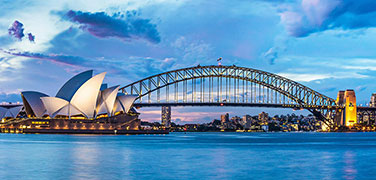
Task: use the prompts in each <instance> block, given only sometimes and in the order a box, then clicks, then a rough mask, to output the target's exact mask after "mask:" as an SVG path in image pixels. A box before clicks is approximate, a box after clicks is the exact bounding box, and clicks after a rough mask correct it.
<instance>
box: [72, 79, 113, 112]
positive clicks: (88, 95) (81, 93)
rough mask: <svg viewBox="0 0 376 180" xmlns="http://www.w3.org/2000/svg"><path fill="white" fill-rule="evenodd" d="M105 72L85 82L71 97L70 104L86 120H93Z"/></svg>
mask: <svg viewBox="0 0 376 180" xmlns="http://www.w3.org/2000/svg"><path fill="white" fill-rule="evenodd" d="M105 75H106V72H103V73H101V74H98V75H96V76H94V77H92V78H91V79H89V80H87V81H86V82H85V83H84V84H83V85H82V86H81V87H80V88H79V89H78V90H77V91H76V92H75V93H74V95H73V97H72V100H71V101H70V103H71V104H72V105H73V106H75V107H76V108H77V109H78V110H79V111H81V112H82V113H83V115H84V116H86V117H87V118H93V117H94V113H95V109H96V103H97V98H98V93H99V89H100V87H101V84H102V82H103V79H104V76H105Z"/></svg>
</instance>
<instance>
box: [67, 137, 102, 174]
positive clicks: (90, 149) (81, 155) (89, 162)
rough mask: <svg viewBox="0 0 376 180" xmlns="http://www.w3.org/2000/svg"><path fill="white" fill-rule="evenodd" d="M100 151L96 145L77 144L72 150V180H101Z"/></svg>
mask: <svg viewBox="0 0 376 180" xmlns="http://www.w3.org/2000/svg"><path fill="white" fill-rule="evenodd" d="M99 155H100V154H99V150H98V148H97V146H96V144H76V145H75V146H74V147H73V148H72V167H71V168H72V169H73V171H74V173H73V174H72V177H71V179H94V180H95V179H100V178H99V177H98V176H97V175H98V171H97V170H98V169H99V168H98V167H99V166H100V164H99V163H100V162H99V160H98V156H99Z"/></svg>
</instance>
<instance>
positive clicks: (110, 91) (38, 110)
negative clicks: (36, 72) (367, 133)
mask: <svg viewBox="0 0 376 180" xmlns="http://www.w3.org/2000/svg"><path fill="white" fill-rule="evenodd" d="M92 74H93V70H89V71H85V72H82V73H80V74H78V75H76V76H74V77H72V78H71V79H70V80H69V81H67V82H66V83H65V84H64V85H63V86H62V87H61V88H60V90H59V91H58V92H57V94H56V96H55V97H50V96H48V95H46V94H43V93H40V92H34V91H25V92H22V93H21V96H22V101H23V104H24V107H25V111H26V114H27V116H28V117H37V118H41V117H45V116H48V117H50V118H55V117H57V116H59V117H68V118H71V117H83V118H88V119H95V118H97V116H99V115H106V116H107V117H110V116H114V115H115V114H116V113H118V112H122V113H128V112H129V110H130V108H131V106H132V104H133V102H134V101H135V100H136V98H137V97H138V96H136V95H124V94H121V93H118V91H119V86H114V87H110V88H103V87H106V86H103V85H102V82H103V79H104V77H105V75H106V73H105V72H104V73H100V74H98V75H95V76H92ZM101 87H102V89H101Z"/></svg>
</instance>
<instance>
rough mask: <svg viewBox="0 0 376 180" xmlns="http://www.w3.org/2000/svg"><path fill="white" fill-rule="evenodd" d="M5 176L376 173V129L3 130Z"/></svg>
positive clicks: (1, 172) (0, 157)
mask: <svg viewBox="0 0 376 180" xmlns="http://www.w3.org/2000/svg"><path fill="white" fill-rule="evenodd" d="M0 164H1V165H0V179H38V180H39V179H375V177H376V133H187V134H185V133H171V134H169V135H131V136H126V135H53V134H0Z"/></svg>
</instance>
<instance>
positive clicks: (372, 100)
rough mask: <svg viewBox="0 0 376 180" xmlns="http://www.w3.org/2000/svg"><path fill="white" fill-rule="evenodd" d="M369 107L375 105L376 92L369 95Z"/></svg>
mask: <svg viewBox="0 0 376 180" xmlns="http://www.w3.org/2000/svg"><path fill="white" fill-rule="evenodd" d="M369 106H370V107H376V93H373V94H372V96H371V101H370V102H369Z"/></svg>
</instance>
